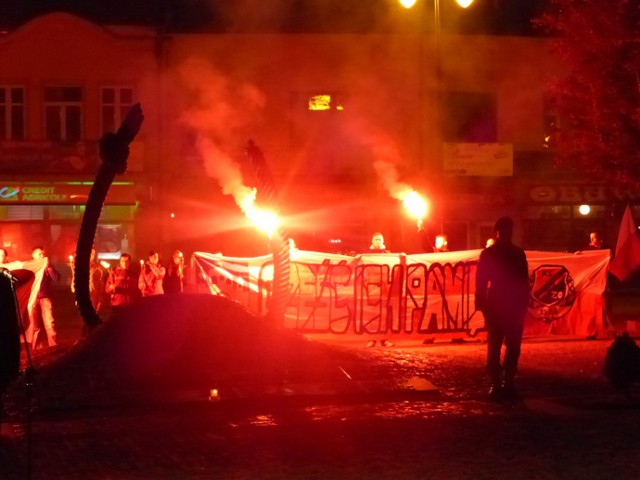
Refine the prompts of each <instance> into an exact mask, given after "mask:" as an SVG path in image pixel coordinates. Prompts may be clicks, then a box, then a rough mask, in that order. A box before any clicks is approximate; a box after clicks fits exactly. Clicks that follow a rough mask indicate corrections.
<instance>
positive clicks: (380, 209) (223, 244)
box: [0, 13, 629, 262]
mask: <svg viewBox="0 0 640 480" xmlns="http://www.w3.org/2000/svg"><path fill="white" fill-rule="evenodd" d="M550 47H551V41H550V40H549V39H542V38H530V37H505V36H501V37H499V36H481V35H473V36H472V35H464V36H462V35H447V34H444V35H442V37H441V39H440V42H439V48H436V45H435V44H434V41H433V36H432V35H429V34H418V33H410V34H358V35H356V34H220V33H216V34H213V33H190V34H189V33H175V34H167V33H166V32H164V33H159V32H158V31H155V30H150V29H146V28H132V27H122V26H121V27H109V26H101V25H96V24H93V23H90V22H88V21H86V20H83V19H80V18H78V17H75V16H72V15H69V14H64V13H55V14H50V15H45V16H42V17H38V18H36V19H34V20H32V21H30V22H29V23H27V24H25V25H23V26H21V27H20V28H18V29H16V30H14V31H11V32H5V33H4V34H2V36H0V63H1V64H2V65H3V66H4V67H5V68H3V69H2V71H1V72H0V114H1V115H0V117H1V118H0V141H1V143H0V241H1V242H2V245H3V246H4V247H5V248H7V249H8V250H9V251H10V254H11V256H12V257H13V258H26V257H28V253H29V252H30V248H31V246H33V245H36V244H44V245H45V247H46V248H48V249H49V250H50V252H51V254H52V256H53V258H54V260H55V261H58V262H63V261H64V259H65V258H67V256H68V255H69V254H70V253H71V252H73V251H74V249H75V239H76V237H77V232H78V230H79V226H80V221H81V215H82V212H83V204H84V199H86V195H87V193H88V190H89V188H90V185H91V181H92V179H93V176H94V175H95V172H96V171H97V167H98V162H99V159H98V141H99V139H100V137H101V136H102V135H103V134H104V133H105V132H108V131H112V130H113V129H114V128H117V126H118V125H119V123H120V121H121V119H122V117H123V115H124V114H125V113H126V111H127V109H128V108H129V107H130V106H131V105H132V104H134V103H136V102H140V103H141V104H142V108H143V110H144V114H145V121H144V125H143V128H142V130H141V132H140V135H139V137H138V138H137V139H136V141H135V142H134V144H132V146H131V159H130V164H129V172H128V173H127V174H126V175H124V176H123V177H122V178H119V179H118V181H119V182H120V183H119V184H116V185H114V187H113V188H112V191H111V193H110V196H109V199H108V200H107V204H106V205H105V208H104V210H103V215H102V218H101V221H100V225H99V230H98V235H97V247H98V250H99V252H100V255H101V256H102V257H103V258H115V257H117V256H118V255H119V254H120V253H121V252H123V251H128V252H129V253H132V254H133V255H134V256H136V257H140V258H143V257H144V256H145V254H146V252H147V251H148V250H149V249H150V248H153V249H157V250H160V251H161V252H162V253H163V254H164V255H165V256H167V255H168V254H169V253H170V252H171V251H172V250H173V249H175V248H180V249H182V250H183V251H185V253H187V254H188V253H189V252H191V251H196V250H205V251H222V252H224V253H225V254H227V255H253V254H259V253H264V252H265V251H266V245H267V243H268V240H267V239H265V238H264V237H261V236H260V235H259V234H257V233H256V232H254V231H253V229H252V228H251V227H250V225H249V223H248V221H247V220H246V218H245V216H244V215H243V214H242V212H241V210H240V208H239V206H238V205H237V203H238V195H239V192H240V191H241V190H242V189H243V188H244V187H247V188H251V187H254V186H256V185H259V184H260V179H259V178H256V175H257V173H256V169H255V167H252V165H253V164H252V161H253V160H254V159H252V158H251V157H250V156H248V155H247V146H248V144H249V141H253V142H254V143H255V145H257V146H258V147H259V148H260V149H261V151H262V153H263V154H264V158H266V160H267V164H268V165H269V167H270V169H271V171H272V174H273V177H274V182H275V184H276V185H277V198H275V199H274V198H271V199H269V200H270V201H271V202H272V203H277V204H278V208H279V212H280V214H281V215H283V217H284V218H285V221H286V222H287V227H288V229H289V231H290V232H291V233H292V235H293V237H294V238H295V239H296V242H297V243H298V246H299V247H300V248H304V249H314V250H326V251H357V250H358V249H360V248H366V247H368V243H369V238H370V235H371V233H372V232H373V231H382V232H384V234H385V237H386V239H387V244H388V247H389V248H391V249H392V250H394V251H406V252H408V253H414V252H417V251H421V250H422V251H424V249H425V248H427V249H428V248H429V245H426V246H425V245H424V244H423V242H422V240H423V238H421V237H420V235H419V234H418V232H417V228H416V220H415V219H413V218H410V217H408V216H407V215H406V214H405V213H404V210H403V208H402V206H401V204H400V202H399V201H398V200H397V199H396V198H394V192H395V191H396V190H397V188H399V187H400V186H409V187H411V188H414V189H415V190H416V191H418V192H419V193H421V194H423V195H424V196H426V197H427V198H428V199H429V202H430V210H429V213H428V215H427V216H426V217H425V219H424V221H425V224H426V225H427V227H428V232H429V233H430V234H431V235H434V234H435V233H441V232H442V233H446V234H447V235H448V237H449V246H450V247H451V248H452V249H457V250H462V249H473V248H481V247H482V246H483V245H484V243H485V241H486V238H487V237H488V236H490V235H491V234H492V232H491V227H492V225H493V223H494V221H495V219H496V218H497V217H499V216H501V215H512V216H513V217H514V218H515V219H516V222H517V227H518V228H517V238H516V240H517V241H518V242H519V243H521V244H522V245H523V246H524V247H525V248H528V249H540V250H542V249H548V250H564V251H571V250H576V249H578V248H580V246H581V244H582V242H583V239H584V243H586V242H587V239H588V232H589V231H590V230H592V229H599V230H601V231H603V233H605V239H606V240H607V241H608V242H609V243H613V241H614V239H615V237H613V236H612V235H613V234H614V233H615V228H616V225H617V221H618V219H619V216H620V215H621V210H620V204H621V203H622V202H623V201H626V200H627V199H628V198H629V196H628V194H620V193H616V192H611V191H609V190H608V189H607V187H606V186H603V185H600V184H598V182H596V181H588V180H585V179H580V178H578V177H575V176H571V175H570V174H567V173H566V172H565V173H560V172H557V171H556V170H554V169H553V168H552V166H551V161H550V159H551V157H552V149H553V144H552V133H553V127H554V125H555V124H556V122H557V119H556V118H555V115H554V112H553V111H551V110H550V109H549V107H548V102H546V98H547V92H546V84H547V79H548V75H550V74H552V73H555V74H562V67H561V65H560V64H559V63H558V62H557V61H556V60H555V59H554V56H553V54H552V53H551V48H550ZM261 194H262V192H258V201H260V199H261ZM582 204H589V205H590V206H591V212H590V213H589V214H586V215H584V214H582V213H579V206H580V205H582Z"/></svg>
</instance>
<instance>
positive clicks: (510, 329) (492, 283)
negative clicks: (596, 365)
mask: <svg viewBox="0 0 640 480" xmlns="http://www.w3.org/2000/svg"><path fill="white" fill-rule="evenodd" d="M495 233H496V236H495V243H494V244H493V245H491V246H490V247H488V248H486V249H484V250H483V251H482V253H481V254H480V260H479V261H478V270H477V272H476V298H475V303H476V309H477V310H480V311H481V312H482V314H483V315H484V318H485V323H486V326H487V333H488V338H487V343H488V348H487V373H488V374H489V377H490V379H491V388H490V390H489V397H490V398H492V399H499V398H501V397H502V398H506V399H516V398H517V397H518V393H517V390H516V388H515V377H516V373H517V369H518V360H519V358H520V350H521V344H522V332H523V329H524V319H525V315H526V313H527V305H528V302H529V271H528V264H527V257H526V255H525V253H524V250H523V249H522V248H520V247H517V246H516V245H514V244H513V243H511V238H512V235H513V220H511V218H509V217H502V218H500V219H499V220H498V221H497V222H496V225H495ZM503 343H504V345H505V355H504V364H503V365H501V364H500V355H501V350H502V344H503ZM503 367H504V381H503V378H502V372H503Z"/></svg>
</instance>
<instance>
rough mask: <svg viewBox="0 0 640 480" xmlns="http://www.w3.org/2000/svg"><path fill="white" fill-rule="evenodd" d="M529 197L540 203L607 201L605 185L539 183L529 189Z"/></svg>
mask: <svg viewBox="0 0 640 480" xmlns="http://www.w3.org/2000/svg"><path fill="white" fill-rule="evenodd" d="M529 197H530V198H531V200H533V201H534V202H540V203H571V204H576V203H605V202H606V201H607V188H606V187H605V186H604V185H539V186H534V187H532V188H531V190H530V191H529Z"/></svg>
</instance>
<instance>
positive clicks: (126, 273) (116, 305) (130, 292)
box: [105, 253, 140, 315]
mask: <svg viewBox="0 0 640 480" xmlns="http://www.w3.org/2000/svg"><path fill="white" fill-rule="evenodd" d="M105 291H106V292H107V293H108V294H109V295H111V308H112V315H116V314H117V312H118V311H119V310H120V309H121V308H123V307H126V306H127V305H129V304H131V303H133V302H134V301H135V300H137V299H138V297H139V296H140V292H139V291H138V276H137V274H136V272H134V271H133V270H132V268H131V255H129V254H128V253H123V254H122V255H120V260H119V262H118V266H117V267H116V269H115V270H113V271H111V272H110V273H109V278H108V279H107V283H106V286H105Z"/></svg>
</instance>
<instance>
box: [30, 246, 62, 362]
mask: <svg viewBox="0 0 640 480" xmlns="http://www.w3.org/2000/svg"><path fill="white" fill-rule="evenodd" d="M31 257H32V258H33V259H34V260H44V272H43V274H42V281H41V283H40V290H38V293H37V295H36V298H35V301H33V302H29V306H28V313H29V327H28V328H27V331H26V337H27V341H28V342H30V343H31V348H32V349H33V350H35V349H36V348H37V347H38V346H39V345H40V343H44V342H42V340H43V339H42V338H41V337H40V332H41V329H42V326H43V325H44V330H45V331H46V333H47V338H46V341H47V343H48V345H49V346H50V347H55V346H56V345H57V344H58V342H57V334H56V325H55V319H54V318H53V306H52V304H51V293H52V292H51V290H52V289H51V284H52V282H57V281H59V280H60V273H58V271H57V270H56V269H55V267H54V266H53V265H52V264H51V262H50V261H49V257H47V256H46V254H45V251H44V247H42V246H40V245H38V246H36V247H33V250H32V251H31Z"/></svg>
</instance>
